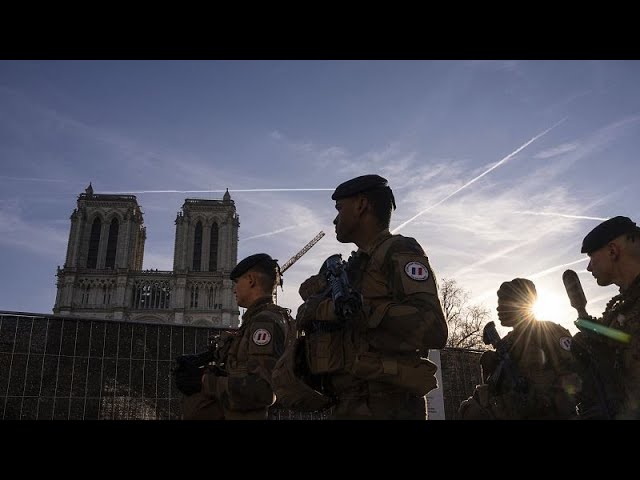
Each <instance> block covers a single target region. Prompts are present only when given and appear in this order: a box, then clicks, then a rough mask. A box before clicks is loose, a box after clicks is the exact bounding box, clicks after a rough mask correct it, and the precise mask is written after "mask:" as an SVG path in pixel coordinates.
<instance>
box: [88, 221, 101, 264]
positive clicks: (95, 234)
mask: <svg viewBox="0 0 640 480" xmlns="http://www.w3.org/2000/svg"><path fill="white" fill-rule="evenodd" d="M101 228H102V222H101V221H100V218H98V217H96V219H95V220H94V221H93V224H92V225H91V236H90V237H89V255H88V256H87V268H96V267H97V265H98V247H99V246H100V230H101Z"/></svg>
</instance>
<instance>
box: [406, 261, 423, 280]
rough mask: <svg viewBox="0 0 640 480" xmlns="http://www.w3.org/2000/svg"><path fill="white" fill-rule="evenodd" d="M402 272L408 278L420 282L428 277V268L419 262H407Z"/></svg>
mask: <svg viewBox="0 0 640 480" xmlns="http://www.w3.org/2000/svg"><path fill="white" fill-rule="evenodd" d="M404 272H405V273H406V274H407V276H408V277H409V278H412V279H413V280H418V281H419V282H422V281H424V280H426V279H427V278H429V269H428V268H427V267H426V266H424V265H423V264H422V263H420V262H409V263H407V264H406V265H405V266H404Z"/></svg>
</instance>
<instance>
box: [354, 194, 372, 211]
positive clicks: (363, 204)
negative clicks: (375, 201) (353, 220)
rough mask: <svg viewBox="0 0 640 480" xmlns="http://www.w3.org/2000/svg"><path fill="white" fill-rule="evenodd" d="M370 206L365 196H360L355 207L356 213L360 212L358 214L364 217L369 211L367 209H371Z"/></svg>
mask: <svg viewBox="0 0 640 480" xmlns="http://www.w3.org/2000/svg"><path fill="white" fill-rule="evenodd" d="M369 205H370V203H369V199H368V198H367V197H365V196H364V195H358V196H357V197H356V204H355V207H356V212H358V214H360V215H362V214H363V213H364V212H365V211H366V210H367V207H369Z"/></svg>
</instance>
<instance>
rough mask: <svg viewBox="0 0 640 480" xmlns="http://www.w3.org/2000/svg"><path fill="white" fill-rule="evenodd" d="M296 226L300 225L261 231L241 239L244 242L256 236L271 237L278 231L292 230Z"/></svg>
mask: <svg viewBox="0 0 640 480" xmlns="http://www.w3.org/2000/svg"><path fill="white" fill-rule="evenodd" d="M294 228H298V226H296V225H293V226H290V227H284V228H281V229H279V230H274V231H273V232H267V233H261V234H259V235H253V236H251V237H247V238H243V239H241V240H240V241H241V242H243V241H245V240H253V239H254V238H260V237H269V236H271V235H275V234H276V233H281V232H286V231H287V230H292V229H294Z"/></svg>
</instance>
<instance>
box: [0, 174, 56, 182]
mask: <svg viewBox="0 0 640 480" xmlns="http://www.w3.org/2000/svg"><path fill="white" fill-rule="evenodd" d="M0 178H4V179H6V180H18V181H25V182H66V181H67V180H56V179H54V178H28V177H27V178H25V177H7V176H6V175H0Z"/></svg>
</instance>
